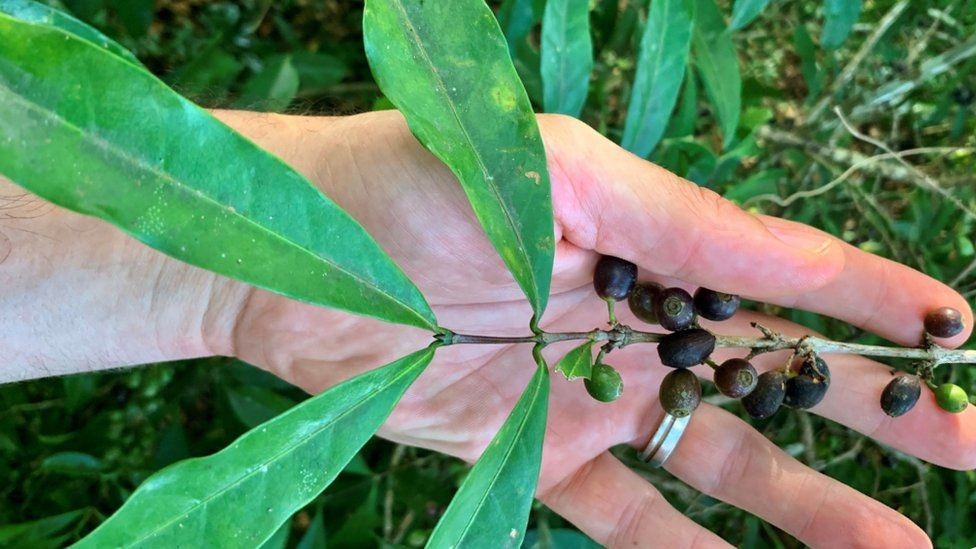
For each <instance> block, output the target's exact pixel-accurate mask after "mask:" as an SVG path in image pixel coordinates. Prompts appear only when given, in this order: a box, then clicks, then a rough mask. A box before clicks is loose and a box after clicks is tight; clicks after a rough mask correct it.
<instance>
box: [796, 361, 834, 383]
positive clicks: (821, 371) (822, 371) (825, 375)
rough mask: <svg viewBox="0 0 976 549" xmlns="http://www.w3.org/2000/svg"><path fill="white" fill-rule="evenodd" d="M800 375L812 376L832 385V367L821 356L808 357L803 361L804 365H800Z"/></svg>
mask: <svg viewBox="0 0 976 549" xmlns="http://www.w3.org/2000/svg"><path fill="white" fill-rule="evenodd" d="M800 375H805V376H810V377H812V378H813V379H818V380H820V382H821V383H823V384H824V385H827V386H828V387H829V386H830V368H828V367H827V363H826V362H825V361H824V359H822V358H820V357H819V356H818V357H815V358H813V359H811V358H807V359H806V360H805V361H803V365H802V366H800Z"/></svg>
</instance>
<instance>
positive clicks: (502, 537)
mask: <svg viewBox="0 0 976 549" xmlns="http://www.w3.org/2000/svg"><path fill="white" fill-rule="evenodd" d="M535 355H536V363H537V368H536V372H535V375H534V376H532V380H531V381H529V385H528V387H526V388H525V392H523V393H522V397H521V398H519V401H518V403H517V404H516V405H515V408H513V409H512V412H511V414H509V416H508V419H506V420H505V423H504V424H503V425H502V428H501V429H500V430H499V431H498V434H496V435H495V438H494V439H492V441H491V443H489V444H488V448H486V449H485V451H484V453H483V454H482V455H481V458H480V459H478V462H477V463H475V465H474V467H473V468H472V469H471V472H470V473H468V477H467V478H466V479H465V480H464V482H463V483H462V484H461V487H460V488H459V489H458V492H457V494H456V495H455V496H454V499H453V500H451V504H450V505H449V506H448V507H447V510H446V511H444V515H443V516H442V517H441V520H440V522H438V523H437V527H436V528H434V532H433V533H432V534H431V536H430V539H429V540H428V542H427V547H432V548H441V547H485V548H501V547H519V546H520V545H521V543H522V538H523V537H524V536H525V531H526V525H527V522H528V519H529V510H530V509H531V507H532V498H533V496H534V494H535V486H536V483H537V482H538V479H539V467H540V464H541V461H542V440H543V436H544V435H545V431H546V412H547V408H548V400H549V370H548V369H547V368H546V363H545V361H544V360H543V359H542V356H541V355H539V354H538V352H536V353H535Z"/></svg>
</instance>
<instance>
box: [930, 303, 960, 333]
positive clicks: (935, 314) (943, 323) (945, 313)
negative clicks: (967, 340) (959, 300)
mask: <svg viewBox="0 0 976 549" xmlns="http://www.w3.org/2000/svg"><path fill="white" fill-rule="evenodd" d="M965 327H966V326H965V325H964V324H963V321H962V313H960V312H959V310H958V309H953V308H952V307H939V308H938V309H936V310H934V311H932V312H930V313H929V314H927V315H925V331H926V332H928V333H929V334H930V335H933V336H935V337H955V336H957V335H959V334H961V333H962V331H963V329H964V328H965Z"/></svg>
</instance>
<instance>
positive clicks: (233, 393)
mask: <svg viewBox="0 0 976 549" xmlns="http://www.w3.org/2000/svg"><path fill="white" fill-rule="evenodd" d="M227 400H228V401H229V402H230V407H231V409H233V410H234V415H236V416H237V418H238V419H240V420H241V423H243V424H244V425H245V426H246V427H248V428H252V427H257V426H258V425H260V424H262V423H264V422H265V421H268V420H269V419H271V418H273V417H275V416H276V415H278V414H280V413H282V412H284V411H285V410H287V409H289V408H291V407H292V406H294V405H295V401H294V400H292V399H290V398H288V397H284V396H281V395H279V394H278V393H276V392H274V391H272V390H270V389H267V388H265V387H257V386H251V385H244V386H241V387H230V388H228V389H227Z"/></svg>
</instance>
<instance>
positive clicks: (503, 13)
mask: <svg viewBox="0 0 976 549" xmlns="http://www.w3.org/2000/svg"><path fill="white" fill-rule="evenodd" d="M538 4H539V2H538V0H505V1H504V2H502V5H501V7H500V8H498V23H499V25H501V28H502V29H503V30H504V32H505V39H506V40H507V41H508V47H509V48H510V49H511V50H512V51H515V47H516V45H517V44H519V43H520V42H523V41H524V40H525V37H526V36H527V35H528V34H529V32H530V31H531V30H532V25H534V24H535V23H536V21H538V20H539V17H540V13H541V12H542V10H540V9H538Z"/></svg>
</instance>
